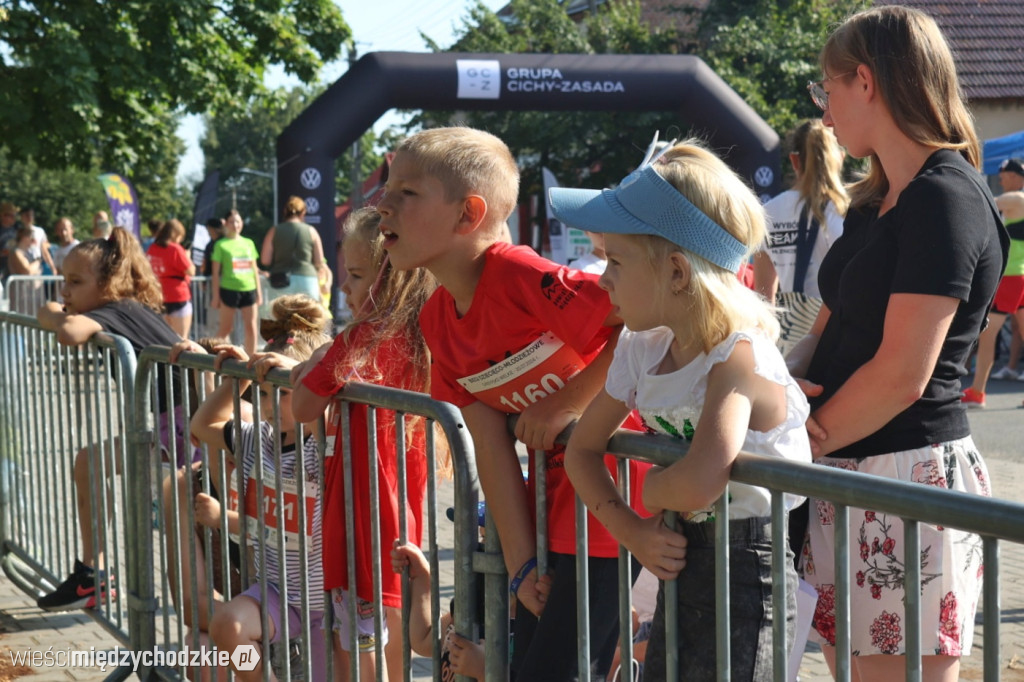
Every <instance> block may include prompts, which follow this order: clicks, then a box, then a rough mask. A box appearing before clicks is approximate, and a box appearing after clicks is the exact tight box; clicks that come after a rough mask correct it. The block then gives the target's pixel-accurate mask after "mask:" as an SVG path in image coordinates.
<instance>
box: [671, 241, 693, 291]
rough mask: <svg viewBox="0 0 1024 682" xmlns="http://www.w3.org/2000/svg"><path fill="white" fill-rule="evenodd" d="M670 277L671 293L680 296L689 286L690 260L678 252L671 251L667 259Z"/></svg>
mask: <svg viewBox="0 0 1024 682" xmlns="http://www.w3.org/2000/svg"><path fill="white" fill-rule="evenodd" d="M668 260H669V267H670V268H671V273H670V276H671V278H672V284H671V287H672V293H673V294H681V293H683V292H684V291H686V288H687V287H688V286H690V275H691V274H692V270H691V269H690V260H689V259H688V258H687V257H686V256H684V255H683V254H682V253H680V252H679V251H673V252H672V253H671V255H669V257H668Z"/></svg>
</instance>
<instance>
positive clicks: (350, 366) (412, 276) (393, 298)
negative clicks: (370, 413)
mask: <svg viewBox="0 0 1024 682" xmlns="http://www.w3.org/2000/svg"><path fill="white" fill-rule="evenodd" d="M342 232H343V237H342V243H345V242H346V241H348V240H350V239H351V240H353V242H358V243H361V244H363V245H365V246H366V248H367V251H368V253H369V256H370V272H376V273H377V275H376V278H375V280H374V282H373V285H372V286H371V287H370V291H369V295H368V296H367V299H366V303H365V304H364V305H363V308H362V309H361V310H358V311H356V314H355V318H354V319H353V320H352V321H351V322H350V323H349V324H348V326H346V327H345V330H344V331H343V332H342V334H344V335H345V341H346V342H348V355H347V356H346V362H345V363H344V365H339V367H338V371H339V372H343V373H344V374H343V375H341V376H338V377H337V379H339V380H341V381H347V380H349V379H351V378H353V377H352V376H350V374H351V375H354V376H358V377H359V380H360V381H368V382H374V381H380V380H381V379H382V377H383V372H382V371H381V370H380V368H379V367H378V365H377V355H376V353H375V352H374V351H375V349H376V348H377V347H378V346H379V345H380V344H381V343H383V342H384V341H386V340H387V339H391V338H401V339H403V340H404V341H405V351H406V353H407V356H406V360H407V361H408V364H407V367H408V373H409V375H410V376H411V378H412V381H411V382H410V384H409V386H410V388H411V389H412V390H415V391H419V392H421V393H429V392H430V351H429V349H428V348H427V342H426V340H425V339H424V338H423V331H422V330H421V329H420V323H419V317H420V310H422V309H423V304H425V303H426V302H427V299H429V298H430V296H431V295H432V294H433V293H434V290H435V289H437V280H435V279H434V276H433V275H432V274H430V272H428V271H427V270H426V269H425V268H414V269H412V270H396V269H395V268H393V267H391V263H390V262H389V261H388V254H387V251H385V250H384V235H383V234H382V233H381V231H380V214H379V213H378V212H377V209H375V208H372V207H367V208H361V209H359V210H357V211H354V212H353V213H352V214H351V215H350V216H349V217H348V218H347V219H346V220H345V225H344V227H343V228H342ZM364 324H368V325H372V327H371V335H370V336H369V338H367V339H365V341H364V343H362V344H361V345H359V346H357V345H355V344H352V343H351V338H352V333H353V331H355V329H356V328H357V327H359V326H361V325H364ZM407 418H408V419H409V422H410V427H411V428H409V429H407V430H406V445H407V446H410V447H411V446H412V444H413V442H414V439H415V437H416V434H417V432H420V431H422V430H423V429H424V428H425V424H426V420H425V419H424V418H423V417H419V416H412V415H409V416H408V417H407ZM436 442H437V443H438V448H437V453H438V457H437V466H438V468H439V472H440V473H441V474H443V475H446V476H450V475H451V456H450V452H449V451H448V449H447V447H444V446H443V445H442V444H445V443H446V442H447V441H445V439H444V438H438V439H437V441H436Z"/></svg>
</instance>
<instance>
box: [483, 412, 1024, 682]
mask: <svg viewBox="0 0 1024 682" xmlns="http://www.w3.org/2000/svg"><path fill="white" fill-rule="evenodd" d="M514 423H515V421H514V418H512V419H510V428H511V425H514ZM568 433H569V431H568V430H567V432H566V433H564V434H563V435H562V436H561V437H560V438H559V439H558V442H561V443H565V442H566V441H567V439H568ZM688 449H689V445H688V443H687V442H686V441H681V440H678V439H675V438H671V437H668V436H663V435H649V434H638V433H635V432H628V431H619V432H618V433H617V434H616V435H615V436H614V437H613V438H612V439H611V440H610V441H609V444H608V452H609V453H610V454H613V455H616V456H617V457H618V458H619V480H620V492H622V493H623V496H624V497H626V499H627V500H628V496H627V493H628V481H627V480H626V475H625V474H626V467H625V463H626V460H627V459H637V460H640V461H644V462H649V463H652V464H656V465H659V466H663V467H664V466H670V465H671V464H672V463H673V462H676V461H678V460H679V459H680V458H682V457H684V456H685V455H686V453H687V451H688ZM730 480H732V481H736V482H740V483H747V484H749V485H758V486H762V487H765V488H767V489H768V490H770V491H771V494H772V522H771V528H772V547H773V554H772V565H773V567H772V599H773V601H774V603H776V604H782V603H785V601H786V597H787V595H786V581H785V565H786V562H787V558H786V546H787V544H788V538H787V535H786V523H785V521H786V512H785V506H784V502H783V495H784V494H785V493H795V494H798V495H803V496H807V497H809V498H813V499H819V500H825V501H829V502H832V503H833V504H834V505H835V522H834V524H835V528H836V531H835V532H836V551H835V565H836V567H837V575H836V641H837V647H836V652H837V656H836V659H837V663H836V676H837V677H836V679H837V680H839V682H849V680H850V679H851V660H850V651H849V642H850V572H849V556H850V542H851V538H850V537H849V532H848V525H847V520H848V516H849V507H856V508H859V509H871V510H875V511H876V512H879V513H886V514H891V515H896V516H899V517H900V518H901V519H903V520H904V522H905V533H904V538H903V540H904V543H905V556H904V562H905V566H906V580H907V583H908V584H909V585H910V586H911V587H910V589H907V594H908V595H914V594H918V595H919V594H920V586H921V559H920V549H921V548H920V537H919V532H918V529H919V526H920V524H921V523H927V524H934V525H938V526H942V527H945V528H956V529H960V530H964V531H968V532H971V533H977V534H979V535H980V536H981V537H982V541H983V553H984V587H983V595H982V601H981V602H980V604H979V607H980V608H981V611H982V617H983V633H982V634H983V637H982V642H981V643H980V644H978V643H977V642H976V643H975V645H976V646H978V647H979V648H980V649H981V650H982V654H981V655H983V656H984V679H985V681H986V682H995V681H997V680H999V676H1000V659H999V655H1000V654H999V651H1000V647H999V642H1000V632H999V628H1000V622H1001V616H1002V614H1001V610H1000V600H999V581H1000V565H999V543H1000V541H1003V542H1013V543H1017V544H1024V504H1018V503H1014V502H1008V501H1005V500H998V499H992V498H982V497H978V496H975V495H968V494H966V493H961V492H956V491H950V490H944V489H939V488H936V487H932V486H925V485H920V484H912V483H906V482H902V481H893V480H889V479H884V478H879V477H876V476H870V475H867V474H861V473H855V472H850V471H843V470H838V469H833V468H827V467H823V466H818V465H814V464H803V463H797V462H789V461H784V460H780V459H777V458H771V457H764V456H758V455H751V454H747V453H740V455H739V457H738V458H737V460H736V462H735V464H734V465H733V468H732V473H731V476H730ZM537 489H538V490H543V485H542V483H540V482H538V483H537ZM576 503H577V516H576V519H577V528H581V529H582V530H583V533H584V534H585V532H586V524H584V523H582V519H583V518H584V516H583V514H584V513H585V508H584V506H583V504H582V503H581V502H580V500H579V498H577V500H576ZM544 508H545V505H544V503H543V500H540V499H538V501H537V509H538V514H542V513H543V510H544ZM674 514H675V513H674V512H667V516H666V525H668V526H669V527H673V526H674V525H675V516H674ZM715 515H716V517H717V518H728V490H726V493H725V494H724V495H723V496H722V498H721V499H719V501H718V502H717V503H716V505H715ZM539 518H540V519H543V516H539ZM488 524H489V526H488V528H489V532H488V538H490V537H491V534H492V530H493V525H492V524H491V523H490V520H488ZM537 526H538V529H543V527H544V521H543V520H538V523H537ZM716 533H717V537H716V581H715V600H716V602H715V608H716V630H715V642H716V652H717V663H718V676H717V679H718V680H720V681H722V682H725V681H728V680H730V679H731V676H732V673H731V662H730V633H731V627H730V616H729V614H730V606H729V558H728V556H729V555H728V537H729V536H728V524H724V523H722V524H717V525H716ZM585 546H586V538H585V537H581V536H580V535H579V534H578V535H577V552H581V551H582V550H581V548H583V547H585ZM545 551H546V550H545V540H544V537H543V534H542V531H541V530H539V531H538V547H537V552H538V557H541V556H543V555H544V553H545ZM488 554H490V549H488ZM907 557H910V558H909V559H908V558H907ZM480 558H483V557H479V556H478V557H475V559H480ZM619 560H620V564H619V575H620V576H625V577H622V578H621V579H620V585H619V595H618V599H619V622H620V626H621V627H620V637H619V647H620V650H621V651H622V652H628V651H631V649H632V640H633V632H632V620H631V617H630V612H631V596H630V590H631V584H630V578H629V575H630V574H629V571H628V566H629V563H628V562H629V560H630V559H629V554H628V552H626V550H625V549H623V548H620V558H619ZM538 565H540V561H538ZM576 565H577V602H578V605H579V606H578V608H579V609H580V611H579V612H578V618H577V620H578V624H579V635H578V642H577V643H578V649H577V650H578V658H579V671H580V672H579V678H578V679H579V680H580V681H581V682H585V681H589V680H590V679H591V675H590V669H589V664H588V662H589V646H590V637H589V632H588V631H587V630H588V614H587V608H586V605H587V582H588V580H587V575H586V571H587V569H586V562H577V564H576ZM491 566H492V568H493V569H494V570H495V572H496V573H499V574H500V575H502V576H503V577H504V571H503V570H502V571H498V570H497V569H498V567H497V566H494V565H493V564H491ZM486 585H487V592H486V597H485V599H486V602H485V603H486V604H487V605H488V606H489V607H491V606H492V605H493V606H496V607H497V608H496V610H497V611H498V612H503V609H505V608H507V607H506V606H504V605H503V604H502V602H504V601H506V600H507V597H506V596H505V595H506V594H507V592H508V589H507V582H497V584H492V583H491V582H488V583H487V584H486ZM679 589H686V586H685V585H684V584H683V583H682V582H681V581H675V582H669V583H667V584H666V585H665V603H666V613H665V616H666V618H665V629H666V650H667V651H666V668H667V669H666V670H664V671H657V670H651V671H648V670H646V669H645V670H644V676H645V678H644V679H652V676H653V679H657V680H666V679H667V680H679V679H686V671H681V670H679V669H678V661H677V660H676V659H675V654H674V652H675V651H676V642H677V641H678V639H677V628H676V613H675V604H676V598H675V595H676V590H679ZM905 607H906V608H905V613H904V614H903V616H904V620H905V622H906V623H907V628H906V632H907V636H906V641H907V655H906V656H905V662H906V679H907V680H908V681H912V682H920V681H921V680H922V672H921V656H922V655H923V652H922V651H921V642H920V632H921V604H920V598H917V599H914V598H913V597H911V598H908V599H907V602H906V604H905ZM487 628H488V630H487V632H488V633H495V637H494V640H495V641H496V646H497V647H498V649H497V650H495V651H492V646H491V638H490V635H489V638H488V646H487V652H486V656H487V661H488V662H487V665H488V668H487V670H488V675H487V679H488V681H490V680H492V679H493V680H505V679H508V678H507V670H502V668H501V665H500V661H501V660H507V658H506V657H507V652H506V651H502V650H500V647H501V645H502V644H503V643H504V642H506V641H507V639H508V638H507V635H508V628H507V620H505V621H504V622H502V621H501V620H499V619H497V618H495V619H491V617H490V614H488V620H487ZM792 645H793V642H788V641H787V640H786V622H785V619H784V618H775V619H774V620H773V678H774V679H775V680H777V681H780V682H782V681H785V680H789V679H793V677H792V676H791V673H793V672H795V671H790V670H788V659H789V653H790V649H791V647H792ZM975 655H977V654H975ZM623 660H624V661H628V660H629V659H628V658H626V656H625V654H623ZM492 666H493V667H492ZM633 672H634V671H633V670H632V668H631V667H630V666H629V665H623V666H622V667H621V669H620V678H619V679H620V680H622V682H634V681H635V678H634V675H633ZM492 675H494V676H492Z"/></svg>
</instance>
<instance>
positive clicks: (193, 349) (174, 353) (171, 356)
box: [167, 339, 206, 364]
mask: <svg viewBox="0 0 1024 682" xmlns="http://www.w3.org/2000/svg"><path fill="white" fill-rule="evenodd" d="M182 353H202V354H203V355H206V349H205V348H203V347H202V346H200V345H199V344H198V343H196V342H195V341H193V340H192V339H184V340H182V341H179V342H178V343H176V344H174V345H173V346H171V350H170V352H169V353H168V354H167V359H168V360H169V361H170V362H171V363H172V364H173V363H175V362H177V361H178V358H179V357H181V354H182Z"/></svg>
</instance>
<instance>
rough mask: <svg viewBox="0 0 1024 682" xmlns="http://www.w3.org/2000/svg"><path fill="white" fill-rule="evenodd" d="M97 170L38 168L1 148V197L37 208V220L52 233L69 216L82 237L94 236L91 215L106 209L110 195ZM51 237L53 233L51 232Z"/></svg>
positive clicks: (79, 236) (17, 204) (80, 237)
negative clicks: (104, 191) (10, 155)
mask: <svg viewBox="0 0 1024 682" xmlns="http://www.w3.org/2000/svg"><path fill="white" fill-rule="evenodd" d="M96 175H97V173H94V172H91V171H81V170H75V169H67V170H53V169H47V168H39V166H37V165H36V164H35V163H34V162H32V161H16V160H11V159H9V158H8V157H7V155H6V154H4V153H3V151H0V197H3V200H4V201H11V202H13V203H14V204H15V205H16V206H18V207H19V208H26V207H31V208H32V209H33V210H35V214H36V224H37V225H39V226H40V227H42V228H43V229H45V230H46V232H47V233H48V234H51V235H52V232H53V225H54V223H56V222H57V220H58V219H59V218H62V217H68V218H70V219H71V222H72V223H74V226H75V236H77V237H78V238H79V239H90V238H92V215H93V213H95V212H96V211H98V210H100V209H102V210H107V208H108V207H107V197H106V195H105V194H103V186H102V185H101V184H100V182H99V180H97V179H96ZM51 239H52V236H51Z"/></svg>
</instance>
